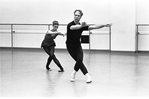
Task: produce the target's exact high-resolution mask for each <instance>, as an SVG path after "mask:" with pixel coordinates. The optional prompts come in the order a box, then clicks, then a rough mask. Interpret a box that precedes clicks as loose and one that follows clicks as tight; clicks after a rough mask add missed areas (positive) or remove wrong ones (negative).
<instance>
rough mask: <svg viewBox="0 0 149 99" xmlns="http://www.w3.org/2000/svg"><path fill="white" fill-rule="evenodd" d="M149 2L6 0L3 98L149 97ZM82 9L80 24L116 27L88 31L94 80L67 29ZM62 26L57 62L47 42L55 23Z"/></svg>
mask: <svg viewBox="0 0 149 99" xmlns="http://www.w3.org/2000/svg"><path fill="white" fill-rule="evenodd" d="M148 4H149V1H148V0H0V97H1V98H4V97H7V98H10V97H11V98H12V97H28V98H29V97H37V98H38V97H46V98H47V97H48V98H49V97H50V98H70V97H72V98H87V97H97V98H99V97H102V98H110V99H111V98H113V97H122V98H128V97H135V98H140V97H149V6H148ZM76 9H80V10H82V12H83V16H82V17H81V19H80V22H86V24H87V25H89V26H90V25H96V24H98V25H105V24H111V25H109V26H107V27H103V28H100V29H94V30H87V31H83V33H82V35H81V37H80V42H81V46H82V49H83V63H84V65H85V67H86V68H87V70H88V73H89V74H90V76H91V77H92V82H91V83H86V76H84V74H83V73H82V72H81V70H78V71H77V74H76V76H75V81H74V82H71V81H70V76H71V72H72V71H73V70H74V66H75V63H76V61H75V60H74V59H73V58H72V57H71V56H70V54H69V53H68V50H67V48H66V39H67V34H66V33H67V25H68V23H70V22H71V21H73V20H74V11H75V10H76ZM53 20H57V21H58V22H59V27H58V31H60V32H61V33H62V34H66V35H65V36H57V37H56V38H55V39H54V41H55V44H56V46H55V52H54V54H55V56H56V57H57V59H58V60H59V61H60V63H61V65H62V66H63V68H64V72H58V70H59V68H58V66H56V64H55V63H54V61H51V63H50V65H49V67H50V68H51V70H50V71H49V70H47V69H46V62H47V59H48V54H46V53H45V51H44V49H43V48H41V43H42V41H43V39H44V37H45V34H46V32H47V31H48V30H50V29H51V28H52V21H53Z"/></svg>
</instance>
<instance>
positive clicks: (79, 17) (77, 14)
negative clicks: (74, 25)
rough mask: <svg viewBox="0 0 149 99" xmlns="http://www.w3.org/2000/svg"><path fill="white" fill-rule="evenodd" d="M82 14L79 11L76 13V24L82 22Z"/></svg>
mask: <svg viewBox="0 0 149 99" xmlns="http://www.w3.org/2000/svg"><path fill="white" fill-rule="evenodd" d="M81 17H82V16H81V13H80V12H79V11H76V12H75V13H74V20H75V22H79V21H80V19H81Z"/></svg>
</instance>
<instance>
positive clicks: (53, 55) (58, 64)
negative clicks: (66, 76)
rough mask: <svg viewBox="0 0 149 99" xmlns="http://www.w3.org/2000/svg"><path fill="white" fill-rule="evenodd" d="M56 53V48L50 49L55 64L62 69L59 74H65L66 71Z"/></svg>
mask: <svg viewBox="0 0 149 99" xmlns="http://www.w3.org/2000/svg"><path fill="white" fill-rule="evenodd" d="M54 52H55V47H54V46H52V47H51V48H50V55H51V57H52V59H53V61H54V62H55V64H56V65H57V66H58V67H59V68H60V70H59V72H64V69H63V67H62V65H61V64H60V62H59V60H58V59H57V58H56V56H55V54H54Z"/></svg>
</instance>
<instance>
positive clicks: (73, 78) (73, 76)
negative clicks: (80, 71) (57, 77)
mask: <svg viewBox="0 0 149 99" xmlns="http://www.w3.org/2000/svg"><path fill="white" fill-rule="evenodd" d="M70 81H71V82H74V81H75V74H73V73H72V74H71V78H70Z"/></svg>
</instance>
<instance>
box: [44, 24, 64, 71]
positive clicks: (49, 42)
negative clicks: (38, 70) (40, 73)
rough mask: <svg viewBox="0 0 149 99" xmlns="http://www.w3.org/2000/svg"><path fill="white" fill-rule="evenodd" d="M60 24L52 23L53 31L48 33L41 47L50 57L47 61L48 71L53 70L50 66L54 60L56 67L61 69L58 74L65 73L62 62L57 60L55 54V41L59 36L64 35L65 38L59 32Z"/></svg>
mask: <svg viewBox="0 0 149 99" xmlns="http://www.w3.org/2000/svg"><path fill="white" fill-rule="evenodd" d="M58 26H59V23H58V21H53V23H52V29H51V30H49V31H47V33H46V35H45V38H44V40H43V41H42V44H41V47H42V48H43V49H44V50H45V52H46V53H47V54H48V55H49V58H48V60H47V64H46V69H47V70H51V69H50V67H49V65H50V63H51V61H52V60H53V61H54V62H55V63H56V65H57V66H58V67H59V68H60V70H59V71H58V72H64V69H63V67H62V65H61V64H60V62H59V61H58V59H57V58H56V56H55V54H54V52H55V46H56V44H55V42H54V39H55V38H56V37H57V36H58V35H62V36H64V35H63V34H62V33H60V32H58V31H57V29H58Z"/></svg>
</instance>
